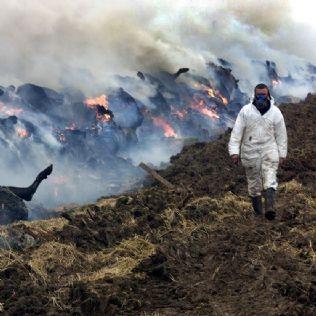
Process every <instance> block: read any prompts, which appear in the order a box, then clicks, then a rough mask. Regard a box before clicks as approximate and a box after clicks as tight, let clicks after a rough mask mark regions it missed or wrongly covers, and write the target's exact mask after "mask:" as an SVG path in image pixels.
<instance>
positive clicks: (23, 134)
mask: <svg viewBox="0 0 316 316" xmlns="http://www.w3.org/2000/svg"><path fill="white" fill-rule="evenodd" d="M16 132H17V133H18V135H19V137H21V138H26V137H28V136H29V133H28V131H27V130H25V129H22V128H17V129H16Z"/></svg>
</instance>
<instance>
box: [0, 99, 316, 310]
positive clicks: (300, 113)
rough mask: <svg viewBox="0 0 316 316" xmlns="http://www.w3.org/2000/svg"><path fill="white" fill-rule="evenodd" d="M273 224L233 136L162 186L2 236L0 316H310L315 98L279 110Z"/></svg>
mask: <svg viewBox="0 0 316 316" xmlns="http://www.w3.org/2000/svg"><path fill="white" fill-rule="evenodd" d="M280 108H281V110H282V112H283V113H284V116H285V120H286V124H287V128H288V137H289V156H288V159H287V160H286V162H285V163H284V164H283V165H282V167H281V169H280V173H279V180H280V186H279V191H278V201H277V219H276V220H275V221H273V222H269V221H266V220H265V219H264V218H255V217H254V216H253V214H252V211H251V204H250V202H249V198H248V197H247V192H246V179H245V175H244V172H243V170H242V167H241V166H239V167H236V166H234V165H232V163H231V162H230V160H229V156H228V153H227V142H228V139H229V132H227V133H226V134H225V135H223V136H222V137H221V139H219V140H218V141H215V142H212V143H196V144H193V145H189V146H186V147H185V148H184V149H183V150H182V152H181V153H180V154H178V155H176V156H174V157H172V158H171V165H170V166H169V167H168V168H167V169H165V170H163V171H160V172H159V173H160V174H161V175H162V176H163V177H165V178H166V179H167V180H169V181H170V182H171V183H173V184H174V185H176V186H177V189H176V190H167V189H165V188H164V187H161V186H160V185H159V184H158V183H153V184H152V185H151V186H149V187H147V188H144V189H141V190H139V191H136V192H134V193H131V194H126V195H122V196H117V197H112V198H106V199H105V198H101V199H100V200H98V201H97V202H96V203H95V204H91V205H85V206H82V207H80V208H74V209H73V210H69V211H65V212H64V213H63V214H62V216H61V217H58V218H53V219H50V220H43V221H34V222H18V223H15V224H12V225H9V226H2V227H1V228H0V235H1V238H0V247H1V248H2V249H1V250H0V311H1V312H2V313H3V314H4V315H91V316H92V315H143V316H145V315H146V316H149V315H152V316H154V315H155V316H158V315H194V314H195V315H315V314H316V253H315V249H316V228H315V227H316V193H315V189H316V159H315V157H316V142H315V139H316V128H315V125H314V124H315V122H316V96H315V95H309V96H308V97H307V99H306V100H305V101H304V102H301V103H298V104H285V105H282V106H281V107H280Z"/></svg>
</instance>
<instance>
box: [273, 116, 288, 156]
mask: <svg viewBox="0 0 316 316" xmlns="http://www.w3.org/2000/svg"><path fill="white" fill-rule="evenodd" d="M274 133H275V140H276V143H277V145H278V150H279V157H280V159H281V160H284V159H285V157H286V155H287V132H286V126H285V122H284V117H283V115H282V113H281V112H280V115H279V117H278V120H277V122H276V123H275V125H274Z"/></svg>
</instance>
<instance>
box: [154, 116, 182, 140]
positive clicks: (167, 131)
mask: <svg viewBox="0 0 316 316" xmlns="http://www.w3.org/2000/svg"><path fill="white" fill-rule="evenodd" d="M153 122H154V124H155V125H156V126H158V127H161V128H162V129H163V130H164V135H165V136H166V137H177V133H176V132H175V131H174V129H173V128H172V126H171V125H170V124H169V123H167V122H166V120H165V119H164V118H162V117H161V116H157V117H154V118H153Z"/></svg>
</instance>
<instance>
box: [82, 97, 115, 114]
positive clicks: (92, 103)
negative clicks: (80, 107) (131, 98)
mask: <svg viewBox="0 0 316 316" xmlns="http://www.w3.org/2000/svg"><path fill="white" fill-rule="evenodd" d="M84 104H85V105H86V106H87V107H89V108H95V107H96V106H97V105H102V106H103V107H104V108H105V109H107V110H108V109H109V101H108V99H107V97H106V95H105V94H102V95H100V96H99V97H96V98H88V99H86V100H85V101H84Z"/></svg>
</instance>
